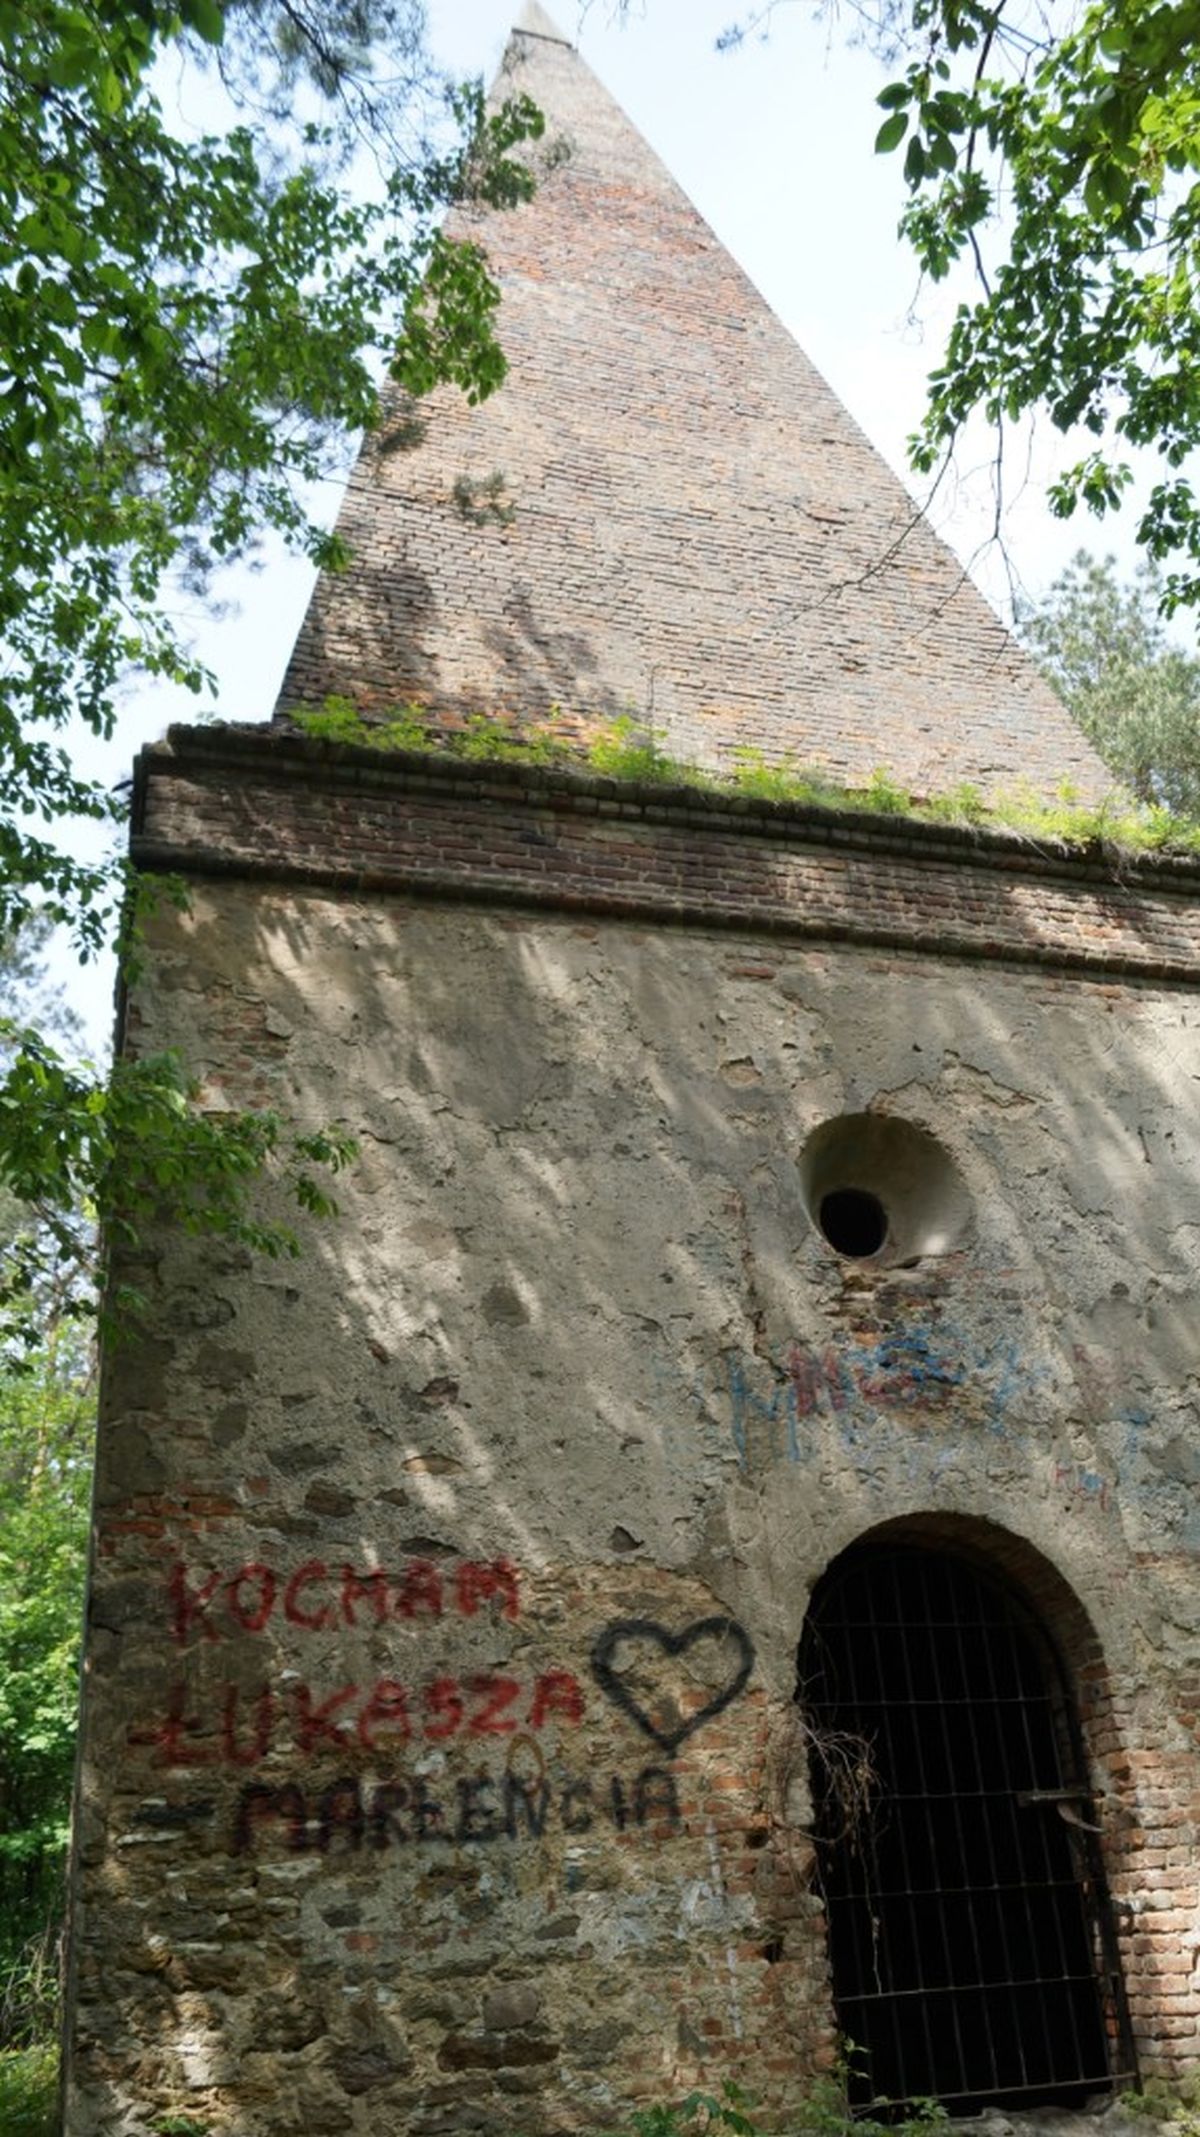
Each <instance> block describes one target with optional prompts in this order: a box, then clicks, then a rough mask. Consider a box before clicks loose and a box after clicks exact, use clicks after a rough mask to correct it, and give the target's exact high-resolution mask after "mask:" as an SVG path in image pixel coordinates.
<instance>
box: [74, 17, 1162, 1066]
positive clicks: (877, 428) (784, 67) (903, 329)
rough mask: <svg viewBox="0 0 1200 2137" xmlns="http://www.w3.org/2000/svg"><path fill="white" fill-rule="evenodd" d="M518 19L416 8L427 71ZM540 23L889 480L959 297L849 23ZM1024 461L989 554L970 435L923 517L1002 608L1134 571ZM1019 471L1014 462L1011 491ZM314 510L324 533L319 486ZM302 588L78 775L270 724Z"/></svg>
mask: <svg viewBox="0 0 1200 2137" xmlns="http://www.w3.org/2000/svg"><path fill="white" fill-rule="evenodd" d="M519 11H520V0H428V13H429V26H430V42H431V46H432V49H433V52H434V55H435V57H436V58H437V59H438V60H439V61H440V62H442V63H443V64H444V65H446V66H447V67H449V68H451V69H453V70H455V71H456V72H459V73H466V74H482V75H483V76H484V78H485V79H490V78H491V76H492V75H493V73H494V71H495V69H496V67H497V65H498V63H499V60H500V56H501V54H502V52H503V49H504V44H505V41H506V38H507V34H508V31H509V29H510V27H511V25H512V22H513V20H514V19H515V17H516V16H517V14H518V13H519ZM549 12H550V13H551V14H552V15H553V16H554V19H555V20H556V21H557V23H558V24H559V26H560V27H561V28H562V30H563V31H564V32H565V33H566V34H567V35H569V36H570V37H571V38H572V39H573V41H575V42H576V43H577V44H578V45H579V48H580V50H581V52H582V54H583V56H584V57H585V59H586V60H587V61H588V63H589V64H590V65H591V66H592V67H593V69H594V70H595V72H596V73H597V74H598V76H599V77H600V79H601V81H602V82H603V83H604V84H605V86H606V87H607V88H608V89H609V91H610V92H611V93H612V94H613V95H614V96H615V97H616V98H617V100H618V101H619V102H620V103H621V104H622V105H623V106H624V108H625V109H626V111H627V112H628V113H629V115H630V117H631V118H632V119H633V120H634V122H635V124H636V125H637V126H638V127H639V129H640V130H641V132H642V133H643V134H644V135H645V136H646V138H647V140H648V141H649V142H650V144H651V146H652V147H653V148H654V149H655V150H656V151H657V152H658V154H659V155H660V156H661V157H662V159H663V161H664V162H665V163H666V164H667V166H668V168H669V169H670V170H671V171H672V172H673V174H674V175H675V177H676V178H677V179H678V181H679V182H680V184H681V185H682V186H683V187H684V189H685V191H686V192H688V193H689V194H690V195H691V197H692V199H693V200H694V201H695V203H696V205H697V206H698V207H699V208H700V210H701V212H702V213H703V214H704V215H705V217H706V218H707V220H708V221H709V223H710V224H711V225H712V227H713V229H714V230H715V232H716V234H717V236H718V237H719V238H720V239H721V241H722V242H723V243H724V244H725V245H726V246H727V248H728V249H729V251H730V252H731V253H732V254H733V255H734V257H735V258H736V259H737V260H738V261H739V263H740V264H741V266H742V267H743V268H744V269H745V270H746V272H747V273H748V274H749V275H750V276H751V278H752V279H753V280H754V281H755V282H756V283H757V285H758V287H759V289H760V290H761V291H762V293H763V295H764V296H765V297H766V299H767V300H768V302H769V303H770V304H771V306H772V308H773V309H774V310H775V311H776V312H777V314H778V315H779V317H780V318H781V320H782V321H783V323H784V325H785V326H786V327H787V328H788V329H789V330H790V332H791V333H793V334H794V335H795V336H796V338H797V339H798V340H799V341H800V343H801V344H802V346H803V347H804V349H805V350H806V352H807V354H808V355H809V357H810V358H811V359H812V361H813V362H814V363H815V364H816V365H817V367H818V368H819V369H820V370H821V371H822V372H823V373H824V375H825V377H826V378H827V379H828V380H829V382H830V384H831V385H832V386H833V388H834V389H835V391H836V392H837V393H838V394H839V396H840V397H841V399H842V400H843V401H844V402H845V404H846V405H847V407H848V408H849V410H850V412H851V414H852V415H854V416H855V417H856V419H857V420H858V422H859V423H860V424H861V426H862V428H863V429H864V430H865V431H866V433H867V435H868V437H869V438H870V439H871V440H872V442H873V443H874V444H875V445H876V446H877V448H878V449H879V450H880V451H881V452H882V453H883V454H884V456H885V457H886V458H887V459H888V460H889V462H890V463H891V465H892V466H893V467H894V468H895V470H896V471H897V473H899V474H900V475H901V476H902V477H903V476H904V474H905V440H906V438H907V436H908V434H909V433H910V432H911V431H912V430H913V429H914V428H915V426H916V423H917V421H918V420H919V417H920V413H921V405H922V388H923V382H924V379H925V376H926V373H927V372H928V370H929V369H930V368H931V366H932V364H933V363H934V362H935V361H936V357H937V354H938V350H939V345H940V333H941V331H942V329H943V328H944V325H945V323H946V320H947V318H948V316H949V309H950V306H951V304H952V302H953V301H954V298H955V296H956V295H957V294H958V292H956V291H955V290H953V289H951V290H950V291H949V292H946V291H936V292H935V291H929V290H926V291H922V290H921V289H920V288H919V287H918V282H917V275H916V270H915V267H914V265H913V262H912V260H911V258H910V257H909V256H908V255H907V253H906V252H905V249H904V247H903V245H902V244H901V242H900V241H899V240H898V238H897V236H896V224H897V220H898V217H899V213H900V209H901V206H902V198H903V191H902V185H901V175H900V159H899V158H898V157H878V156H876V155H875V154H874V150H873V143H874V138H875V134H876V131H877V129H878V126H879V123H880V119H881V116H882V115H881V113H880V112H879V110H878V108H877V106H876V103H875V97H876V95H877V92H878V90H879V88H880V87H881V86H882V85H883V83H884V81H885V80H886V79H887V74H886V71H885V70H884V69H883V67H882V66H881V65H880V63H879V62H877V61H876V60H875V59H874V58H873V57H872V56H871V55H870V54H869V53H868V52H866V51H865V50H863V49H861V48H858V49H856V48H854V46H853V44H852V42H851V41H850V34H849V27H848V25H849V22H850V21H851V20H852V18H851V17H850V15H849V13H848V12H846V13H842V14H838V13H834V12H825V13H824V16H823V18H822V16H821V15H820V14H819V13H818V10H817V8H816V7H815V6H814V4H813V0H781V4H779V5H778V6H777V8H776V10H775V13H774V16H773V19H772V24H771V29H770V35H769V37H767V38H766V39H763V38H762V37H759V36H751V37H749V38H748V39H747V40H746V41H745V42H744V43H743V44H742V46H741V47H740V48H739V49H737V50H735V51H731V52H725V53H720V52H718V51H717V50H716V49H715V46H716V40H717V37H718V35H719V33H720V32H721V31H722V30H723V29H724V28H725V27H726V26H727V25H728V24H729V23H730V22H731V20H735V19H736V18H737V15H738V12H739V0H630V5H629V7H628V10H627V13H626V16H625V18H624V20H623V21H622V20H621V19H619V16H618V10H617V6H616V0H583V4H582V5H581V0H549ZM742 12H743V13H744V12H745V8H744V6H743V8H742ZM501 335H502V336H503V319H501ZM1030 452H1031V456H1032V473H1031V475H1030V476H1029V478H1028V479H1027V480H1021V481H1019V482H1018V479H1017V477H1010V483H1011V484H1013V485H1014V486H1015V487H1016V489H1017V490H1018V493H1019V494H1015V495H1013V496H1012V497H1011V499H1010V503H1009V510H1008V515H1007V519H1006V541H1005V555H1002V554H1001V553H1000V551H999V549H998V548H997V546H996V544H995V543H994V542H991V541H989V539H988V536H989V533H990V530H991V525H992V491H991V481H990V451H989V441H988V439H987V437H986V436H985V435H983V434H981V435H980V436H979V437H978V438H974V439H971V440H969V441H968V443H967V445H966V447H965V448H964V449H963V450H962V451H961V452H960V455H959V461H958V467H957V469H956V472H955V476H954V478H953V479H952V480H951V481H950V482H948V483H947V484H945V485H944V487H943V491H942V493H941V494H940V495H939V497H938V498H937V500H936V501H935V504H934V507H933V511H932V515H931V516H932V517H933V520H934V523H935V525H936V526H937V527H938V529H939V531H940V532H941V533H942V534H943V535H944V536H945V537H946V539H947V540H949V541H950V543H951V544H952V546H953V547H954V548H955V549H956V550H957V551H958V553H959V555H960V556H961V557H962V559H963V561H964V562H965V563H966V564H967V566H968V568H969V569H970V570H972V572H973V573H974V575H975V577H976V578H977V580H978V581H979V583H980V584H981V586H982V588H983V590H984V592H985V593H987V594H988V595H989V597H990V598H991V599H992V600H993V601H994V602H995V604H996V605H997V606H998V607H1000V608H1001V609H1002V611H1004V605H1005V603H1006V601H1007V599H1008V593H1009V583H1010V580H1009V573H1010V569H1011V570H1012V571H1015V573H1016V575H1017V578H1018V579H1019V581H1020V584H1021V585H1022V587H1023V588H1024V589H1025V591H1026V592H1027V593H1028V595H1029V596H1030V597H1032V598H1035V599H1036V598H1037V596H1038V595H1039V594H1041V593H1042V592H1044V591H1045V589H1046V588H1047V587H1048V585H1049V584H1050V582H1051V580H1052V579H1053V578H1054V576H1055V574H1056V573H1057V572H1058V571H1060V570H1061V569H1062V568H1063V566H1064V565H1065V563H1066V562H1067V561H1068V560H1069V558H1070V556H1071V555H1072V553H1073V552H1074V550H1075V549H1076V548H1078V547H1079V546H1081V545H1087V546H1091V547H1093V548H1096V549H1100V550H1103V549H1107V548H1113V549H1115V550H1116V551H1117V553H1118V555H1119V556H1120V557H1121V558H1122V561H1123V562H1124V563H1125V564H1127V565H1128V566H1129V568H1132V548H1131V544H1130V541H1129V538H1128V536H1127V535H1125V536H1122V535H1121V533H1120V530H1114V529H1113V528H1112V526H1111V525H1110V523H1107V522H1106V523H1105V525H1104V526H1103V527H1097V526H1096V525H1095V524H1094V523H1091V522H1087V523H1085V522H1082V521H1075V522H1072V523H1071V524H1070V525H1066V526H1064V525H1063V524H1061V523H1059V522H1057V521H1055V520H1054V519H1052V517H1051V516H1050V514H1049V512H1048V510H1047V508H1046V506H1045V503H1044V501H1043V491H1044V487H1045V482H1046V480H1047V479H1048V478H1049V476H1050V475H1051V474H1052V473H1053V472H1055V470H1056V469H1057V467H1058V466H1060V465H1061V464H1063V463H1064V461H1065V458H1066V457H1067V455H1066V454H1065V451H1064V449H1063V447H1062V444H1061V441H1058V440H1056V439H1055V437H1054V434H1053V433H1052V432H1048V430H1045V429H1044V430H1043V431H1042V432H1040V433H1036V434H1035V435H1034V437H1033V439H1032V442H1031V446H1030ZM1019 461H1020V455H1019V454H1016V455H1014V454H1013V453H1012V452H1011V450H1010V454H1009V462H1010V466H1018V474H1019V475H1020V474H1022V473H1023V471H1022V470H1021V469H1020V468H1019V465H1018V463H1019ZM917 494H918V495H919V494H920V493H919V492H918V493H917ZM325 506H326V508H327V511H328V514H329V516H330V517H332V516H333V514H334V512H335V511H336V506H337V491H336V489H335V488H334V487H333V486H330V488H329V491H328V493H327V496H326V498H325ZM1127 517H1128V515H1127ZM1005 556H1006V557H1007V562H1006V560H1005ZM310 585H311V573H310V572H309V570H308V569H307V567H305V566H304V565H303V564H301V563H300V562H298V561H297V560H296V559H294V558H289V557H287V556H285V555H283V554H282V553H281V552H279V551H271V552H268V553H267V554H266V556H265V559H264V561H263V564H262V566H261V568H260V569H259V570H258V571H257V573H256V574H255V575H254V576H253V577H251V576H250V575H248V574H241V575H239V576H238V577H237V578H235V579H234V580H233V581H232V582H231V584H230V585H229V587H228V588H227V589H226V607H225V612H224V613H223V614H222V615H221V616H220V617H217V618H212V617H205V616H203V615H197V616H195V617H194V618H193V619H192V621H193V622H194V626H195V635H196V639H197V643H198V647H199V650H200V652H201V654H202V656H203V658H204V659H205V661H206V662H207V664H208V665H209V667H210V668H211V669H212V670H213V672H214V674H215V676H216V678H217V692H216V696H215V698H214V699H213V700H211V701H207V700H206V701H202V702H201V703H200V704H199V705H198V703H197V701H196V700H195V699H193V698H190V697H188V696H187V695H186V694H185V693H183V692H172V691H169V690H165V689H163V688H162V687H161V686H156V687H155V688H154V689H153V690H150V689H145V688H136V687H135V688H133V689H131V690H129V691H128V692H127V693H126V697H125V702H124V705H123V709H122V718H121V723H120V728H119V731H118V735H117V738H116V740H115V742H114V743H113V744H112V745H111V746H110V747H108V748H107V749H106V750H105V751H103V752H99V751H98V750H93V749H92V748H91V745H88V746H87V751H86V755H84V754H83V752H82V750H81V756H82V761H83V762H85V763H86V767H87V769H88V770H89V771H92V772H94V773H95V774H97V775H98V776H101V777H103V778H105V779H107V780H109V781H112V782H115V781H116V780H118V779H120V778H122V777H124V776H125V775H126V774H127V773H128V770H129V767H130V765H131V763H132V759H133V756H134V754H135V752H136V750H137V748H138V747H139V746H140V745H141V744H142V743H143V742H145V741H147V740H150V739H153V738H154V737H156V736H158V735H160V734H161V733H162V732H163V731H164V729H165V728H166V726H167V725H168V724H169V723H170V722H171V721H172V720H191V719H194V718H195V717H196V716H197V712H198V711H200V712H202V713H207V714H208V715H211V714H213V713H215V714H216V715H217V716H218V717H221V718H224V719H235V720H242V719H244V720H262V719H266V718H268V717H269V716H270V712H271V708H272V705H273V703H274V700H275V697H276V694H277V691H278V688H279V683H280V680H281V678H282V674H283V670H284V667H285V665H286V662H287V657H288V654H289V652H290V649H291V645H292V642H293V640H294V638H295V635H296V632H297V630H298V628H299V624H300V620H301V617H302V615H303V612H304V607H305V604H306V602H307V598H308V593H309V589H310ZM62 976H63V977H64V979H66V980H67V983H68V985H69V987H70V991H71V994H72V997H73V999H74V1000H75V1001H76V1003H77V1005H78V1007H79V1009H80V1013H81V1014H82V1015H83V1016H84V1018H85V1020H86V1024H87V1028H88V1032H89V1038H90V1044H91V1047H92V1050H93V1051H94V1052H97V1053H98V1052H99V1051H101V1050H102V1049H103V1047H104V1045H105V1043H106V1041H107V1037H108V1030H109V1024H110V1018H111V1010H110V1001H111V989H112V977H111V971H110V970H109V969H108V968H102V969H97V968H93V969H92V970H91V971H90V972H89V973H87V974H84V975H78V974H77V973H75V972H73V971H72V972H69V973H68V972H67V970H66V969H65V968H64V971H63V974H62Z"/></svg>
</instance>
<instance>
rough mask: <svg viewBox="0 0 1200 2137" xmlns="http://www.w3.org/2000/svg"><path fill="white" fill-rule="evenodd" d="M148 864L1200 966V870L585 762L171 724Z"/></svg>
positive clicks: (1157, 969)
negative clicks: (486, 756) (468, 755)
mask: <svg viewBox="0 0 1200 2137" xmlns="http://www.w3.org/2000/svg"><path fill="white" fill-rule="evenodd" d="M132 849H133V858H134V860H135V862H136V863H137V864H138V865H139V866H140V867H142V868H144V869H148V870H155V871H157V870H167V869H174V870H179V871H181V872H182V873H184V874H193V875H210V874H222V875H237V876H242V877H246V878H255V879H258V880H262V879H264V878H265V879H267V880H271V881H275V882H278V883H280V884H285V883H288V882H294V883H299V882H303V883H308V884H316V885H322V886H326V887H330V888H342V889H354V890H360V891H371V892H374V893H377V894H384V895H386V894H405V895H413V894H417V895H422V896H426V897H437V898H447V897H449V898H458V899H464V898H465V899H473V900H484V901H491V902H495V903H502V904H512V903H518V904H524V905H535V906H550V907H557V908H559V909H561V910H563V911H572V912H579V911H591V912H600V913H608V914H614V915H624V916H626V917H630V918H634V917H636V918H642V919H657V920H661V921H675V922H680V921H684V922H688V923H693V924H697V925H705V926H723V927H737V928H742V929H749V930H751V931H753V930H755V929H759V930H762V931H764V932H767V933H770V934H772V935H776V934H780V933H785V934H795V935H797V936H803V937H806V938H809V939H812V938H819V939H825V940H829V941H858V942H863V943H870V944H876V945H884V946H888V947H893V948H906V949H915V950H926V951H931V952H937V954H939V955H943V956H944V955H953V956H959V957H968V958H987V959H993V960H994V959H999V960H1001V961H1014V962H1019V963H1030V962H1032V963H1037V964H1043V965H1054V966H1059V967H1062V968H1065V969H1070V970H1082V971H1090V972H1113V973H1122V974H1125V973H1139V974H1143V975H1145V976H1147V977H1156V978H1159V979H1169V980H1175V981H1180V980H1182V981H1185V982H1188V983H1195V982H1196V981H1197V980H1198V979H1200V863H1198V862H1197V861H1196V860H1195V859H1193V858H1191V857H1189V856H1178V855H1143V856H1138V857H1136V858H1135V857H1130V856H1127V855H1120V856H1114V855H1113V854H1112V853H1111V852H1109V851H1107V850H1106V849H1104V848H1102V847H1100V846H1096V847H1095V848H1093V849H1087V850H1076V849H1071V848H1068V847H1066V846H1065V845H1060V844H1058V843H1056V842H1054V841H1036V842H1035V841H1033V840H1031V839H1028V838H1022V837H1019V836H1017V835H1014V834H1012V833H1006V832H1001V831H993V830H986V831H985V830H976V829H972V828H969V827H958V826H954V825H943V824H929V823H925V822H922V821H920V820H917V819H913V818H899V817H881V816H878V815H875V814H868V813H865V812H862V811H857V810H849V809H847V810H839V809H822V808H816V807H812V806H807V805H799V804H795V803H783V802H769V801H762V800H759V799H756V798H753V797H748V796H743V795H735V794H726V793H722V792H715V791H709V790H704V789H699V788H695V787H689V786H682V785H681V786H674V787H672V786H663V785H659V784H644V783H635V782H627V781H625V780H620V779H613V778H605V777H598V776H597V775H595V774H594V773H591V772H588V771H584V770H579V771H576V770H570V769H566V768H563V767H559V766H553V767H547V766H539V765H524V764H512V763H507V762H506V763H495V762H491V763H488V762H469V761H463V760H461V759H456V758H453V757H449V756H446V755H437V754H431V753H427V752H423V751H420V752H418V751H413V752H409V751H403V752H402V751H395V752H386V753H385V752H382V751H379V750H373V749H370V748H367V747H358V746H355V745H348V744H340V743H339V744H332V743H328V742H321V741H316V740H314V739H312V738H309V737H306V736H299V735H291V734H287V733H280V732H279V730H278V729H276V730H273V731H271V730H264V729H255V728H244V727H220V728H173V729H172V730H171V732H170V735H169V737H168V739H167V741H166V742H165V743H159V744H155V745H153V746H152V747H151V748H149V749H148V750H146V751H144V752H143V754H142V756H141V758H140V759H139V763H138V767H137V771H136V775H135V788H134V811H133V838H132Z"/></svg>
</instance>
